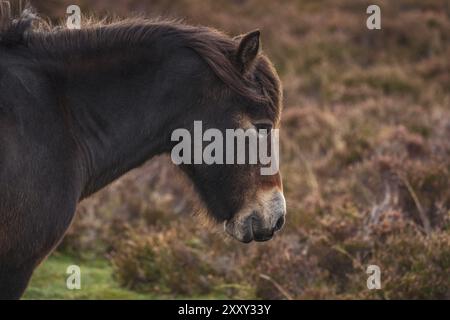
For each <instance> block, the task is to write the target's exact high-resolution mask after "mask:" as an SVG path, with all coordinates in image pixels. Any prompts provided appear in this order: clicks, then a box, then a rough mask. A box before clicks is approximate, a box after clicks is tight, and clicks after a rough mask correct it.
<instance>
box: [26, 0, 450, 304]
mask: <svg viewBox="0 0 450 320" xmlns="http://www.w3.org/2000/svg"><path fill="white" fill-rule="evenodd" d="M31 2H32V4H33V5H34V6H35V7H36V8H37V9H38V12H40V13H41V14H42V15H44V16H48V17H50V18H51V19H53V20H54V21H57V20H58V19H61V18H64V17H65V11H66V7H67V6H68V5H70V4H78V5H80V7H81V9H82V12H83V14H85V15H88V14H89V13H94V14H96V15H97V16H99V17H104V16H107V15H117V16H120V17H127V16H130V15H132V14H133V13H145V14H146V15H147V16H149V17H160V16H162V17H168V18H181V19H183V20H184V21H186V22H187V23H190V24H201V25H207V26H212V27H215V28H218V29H221V30H224V31H225V32H226V33H228V34H230V35H237V34H241V33H244V32H247V31H250V30H254V29H256V28H259V29H261V31H262V39H263V49H264V51H265V53H266V54H267V55H268V56H269V57H270V58H271V59H272V61H273V62H274V64H275V66H276V68H277V70H278V72H279V74H280V76H281V79H282V81H283V84H284V96H285V101H284V105H285V110H284V114H283V117H282V129H281V143H282V146H281V148H282V155H281V171H282V174H283V177H284V188H285V195H286V198H287V206H288V216H287V223H286V226H285V228H284V230H283V231H282V232H281V233H280V234H279V235H277V236H276V237H275V238H274V240H272V241H269V242H267V243H258V244H250V245H244V244H240V243H238V242H236V241H234V240H231V239H228V238H227V237H226V236H225V235H223V234H222V232H221V231H220V228H218V229H217V230H216V228H212V227H211V226H209V225H208V224H205V223H203V222H202V219H201V218H200V217H197V216H195V215H193V214H192V212H193V209H192V208H193V205H192V200H191V199H192V195H191V193H190V192H189V191H186V188H184V187H183V185H184V184H185V182H184V181H183V179H182V178H181V177H179V176H178V174H177V171H176V168H174V167H173V166H172V164H171V162H170V160H169V158H166V157H159V158H156V159H153V160H152V161H150V162H149V163H148V164H146V165H145V166H144V167H142V168H140V169H137V170H135V171H133V172H131V173H129V174H128V175H127V176H125V177H124V178H122V179H120V180H119V181H117V182H115V183H114V184H112V185H111V186H109V187H108V188H106V189H105V190H103V191H101V192H99V193H98V194H97V195H95V196H94V197H93V198H91V199H89V200H87V201H84V202H83V203H82V205H81V206H80V208H79V210H78V213H77V216H76V218H75V220H74V222H73V224H72V227H71V229H70V231H69V233H68V234H67V236H66V237H65V239H64V240H63V242H62V243H61V245H60V246H59V248H58V249H57V251H56V252H55V253H53V254H52V255H51V256H50V258H49V259H48V260H47V261H46V262H45V263H44V264H43V265H42V266H41V267H40V268H39V269H38V270H37V272H36V273H35V275H34V277H33V280H32V283H31V286H30V287H29V289H28V291H27V293H26V295H25V297H26V298H31V299H40V298H85V299H91V298H92V299H93V298H97V299H101V298H119V299H128V298H133V299H134V298H136V299H141V298H142V299H148V298H150V299H158V298H243V299H246V298H256V299H264V298H265V299H352V298H360V299H408V298H414V299H415V298H425V299H431V298H435V299H450V211H449V209H450V139H449V138H450V61H449V57H450V46H449V44H450V33H449V31H450V2H449V1H443V0H428V1H420V0H402V1H376V4H378V5H379V6H380V7H381V26H382V29H381V30H368V29H367V28H366V19H367V17H368V15H367V14H366V8H367V7H368V5H370V4H375V3H374V1H358V0H353V1H352V0H323V1H317V0H280V1H272V0H214V1H212V0H177V1H174V0H116V1H111V0H108V1H100V0H98V1H92V0H91V1H87V0H86V1H76V0H69V1H65V0H34V1H31ZM71 264H78V265H79V266H80V267H81V271H82V290H75V291H69V290H67V289H66V286H65V279H66V276H67V275H66V274H65V270H66V268H67V266H68V265H71ZM370 264H375V265H378V266H379V267H380V269H381V281H382V282H381V284H382V289H381V290H368V289H367V286H366V280H367V277H368V275H367V274H366V268H367V266H368V265H370Z"/></svg>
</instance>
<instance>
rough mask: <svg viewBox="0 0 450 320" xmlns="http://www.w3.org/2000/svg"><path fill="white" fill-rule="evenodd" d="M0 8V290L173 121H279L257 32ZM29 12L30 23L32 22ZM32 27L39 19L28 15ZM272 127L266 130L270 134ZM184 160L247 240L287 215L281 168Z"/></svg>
mask: <svg viewBox="0 0 450 320" xmlns="http://www.w3.org/2000/svg"><path fill="white" fill-rule="evenodd" d="M35 19H36V18H35V17H32V16H23V17H22V18H19V19H15V20H13V19H11V18H10V17H9V16H8V15H3V16H2V18H0V298H4V299H11V298H12V299H14V298H20V297H21V295H22V293H23V292H24V290H25V288H26V287H27V284H28V281H29V279H30V277H31V275H32V272H33V270H34V269H35V267H36V266H37V265H38V264H39V263H40V262H41V261H42V260H43V259H44V257H46V256H47V255H48V254H49V253H50V252H51V251H52V249H53V248H54V247H55V246H56V245H57V244H58V242H59V241H60V240H61V238H62V237H63V235H64V233H65V231H66V230H67V228H68V227H69V225H70V222H71V221H72V218H73V215H74V212H75V209H76V206H77V203H78V202H79V201H80V200H81V199H83V198H86V197H88V196H90V195H91V194H93V193H94V192H96V191H97V190H99V189H101V188H103V187H104V186H106V185H107V184H109V183H110V182H112V181H113V180H115V179H117V178H118V177H120V176H121V175H123V174H125V173H126V172H128V171H129V170H131V169H133V168H136V167H138V166H140V165H141V164H143V163H144V162H145V161H147V160H148V159H150V158H152V157H153V156H155V155H158V154H163V153H170V152H171V150H172V148H173V147H174V145H175V142H174V141H172V139H171V134H172V132H173V131H174V130H175V129H178V128H184V129H186V130H188V131H190V132H192V130H193V123H194V121H197V120H200V121H202V122H203V124H204V126H205V129H206V128H217V129H218V130H220V131H221V132H225V130H226V129H229V128H231V129H237V128H243V129H247V128H256V129H261V128H265V129H271V128H277V127H278V126H279V119H280V112H281V87H280V81H279V79H278V77H277V75H276V72H275V70H274V68H273V66H272V64H271V63H270V62H269V60H268V59H267V57H266V56H264V55H263V54H262V53H261V52H260V33H259V31H254V32H251V33H248V34H246V35H243V36H240V37H238V38H235V39H232V38H230V37H228V36H226V35H224V34H223V33H220V32H218V31H216V30H213V29H210V28H205V27H193V26H189V25H184V24H180V23H174V22H167V21H148V20H144V19H132V20H127V21H122V22H118V23H112V24H109V25H102V26H95V27H94V26H91V27H90V26H86V27H85V28H82V29H81V30H67V29H64V28H52V27H49V26H47V27H45V26H44V27H42V25H41V27H33V25H35V24H36V21H34V20H35ZM33 21H34V23H33ZM37 24H39V21H37ZM269 136H270V135H267V136H266V137H264V138H263V139H268V138H269ZM260 167H261V166H260V165H258V164H253V165H250V164H245V165H220V164H212V165H207V164H182V165H180V168H181V169H182V170H183V171H184V172H185V173H186V174H187V175H188V176H189V178H190V179H191V180H192V182H193V184H194V186H195V189H196V191H197V193H198V194H199V196H200V198H201V199H202V201H203V202H204V204H205V207H206V208H207V209H208V212H209V214H210V216H211V217H213V218H214V219H215V220H216V221H218V222H223V223H224V224H225V226H226V227H225V229H226V231H227V232H228V233H229V234H230V235H231V236H233V237H235V238H236V239H238V240H239V241H242V242H250V241H252V240H256V241H265V240H268V239H270V238H271V237H272V236H273V234H274V232H275V231H277V230H279V229H280V228H281V227H282V225H283V223H284V216H285V210H286V209H285V201H284V197H283V194H282V184H281V178H280V175H279V174H278V173H276V174H274V175H268V176H264V175H261V174H260Z"/></svg>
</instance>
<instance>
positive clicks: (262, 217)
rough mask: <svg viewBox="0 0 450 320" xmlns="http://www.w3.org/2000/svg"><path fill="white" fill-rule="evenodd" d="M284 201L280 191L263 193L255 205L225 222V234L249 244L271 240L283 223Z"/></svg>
mask: <svg viewBox="0 0 450 320" xmlns="http://www.w3.org/2000/svg"><path fill="white" fill-rule="evenodd" d="M285 216H286V201H285V199H284V196H283V193H282V192H281V191H278V190H276V191H272V192H270V193H265V194H264V196H263V197H262V198H261V199H260V200H259V201H257V204H256V205H253V206H250V207H247V208H246V209H243V210H241V211H240V212H238V213H237V214H236V215H235V216H234V217H233V218H232V219H230V220H228V221H226V222H225V225H224V227H225V232H226V233H228V234H229V235H231V236H232V237H233V238H235V239H237V240H239V241H241V242H243V243H249V242H251V241H267V240H270V239H272V237H273V236H274V234H275V233H276V232H277V231H279V230H280V229H281V228H282V227H283V225H284V222H285Z"/></svg>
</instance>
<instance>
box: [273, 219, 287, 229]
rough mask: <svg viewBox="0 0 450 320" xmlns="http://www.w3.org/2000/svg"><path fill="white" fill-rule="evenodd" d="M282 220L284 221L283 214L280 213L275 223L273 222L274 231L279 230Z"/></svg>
mask: <svg viewBox="0 0 450 320" xmlns="http://www.w3.org/2000/svg"><path fill="white" fill-rule="evenodd" d="M284 221H285V218H284V215H282V216H281V217H279V218H278V220H277V223H276V224H275V227H274V229H273V230H274V232H275V231H278V230H280V229H281V228H283V226H284Z"/></svg>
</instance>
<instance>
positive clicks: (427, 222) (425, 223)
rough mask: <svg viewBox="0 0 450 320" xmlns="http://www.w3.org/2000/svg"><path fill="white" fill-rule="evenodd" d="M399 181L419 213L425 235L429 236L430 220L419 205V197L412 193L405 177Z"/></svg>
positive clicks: (411, 188) (412, 190)
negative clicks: (403, 185)
mask: <svg viewBox="0 0 450 320" xmlns="http://www.w3.org/2000/svg"><path fill="white" fill-rule="evenodd" d="M400 179H401V180H402V182H403V183H404V184H405V186H406V188H407V189H408V192H409V193H410V194H411V197H412V198H413V200H414V203H415V205H416V207H417V210H418V211H419V216H420V220H422V224H423V228H424V230H425V233H426V234H427V236H429V235H430V233H431V224H430V220H429V219H428V217H427V215H426V214H425V211H424V210H423V207H422V205H421V204H420V201H419V197H418V196H417V194H416V192H415V191H414V189H413V187H412V186H411V184H410V183H409V181H408V179H406V177H400Z"/></svg>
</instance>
